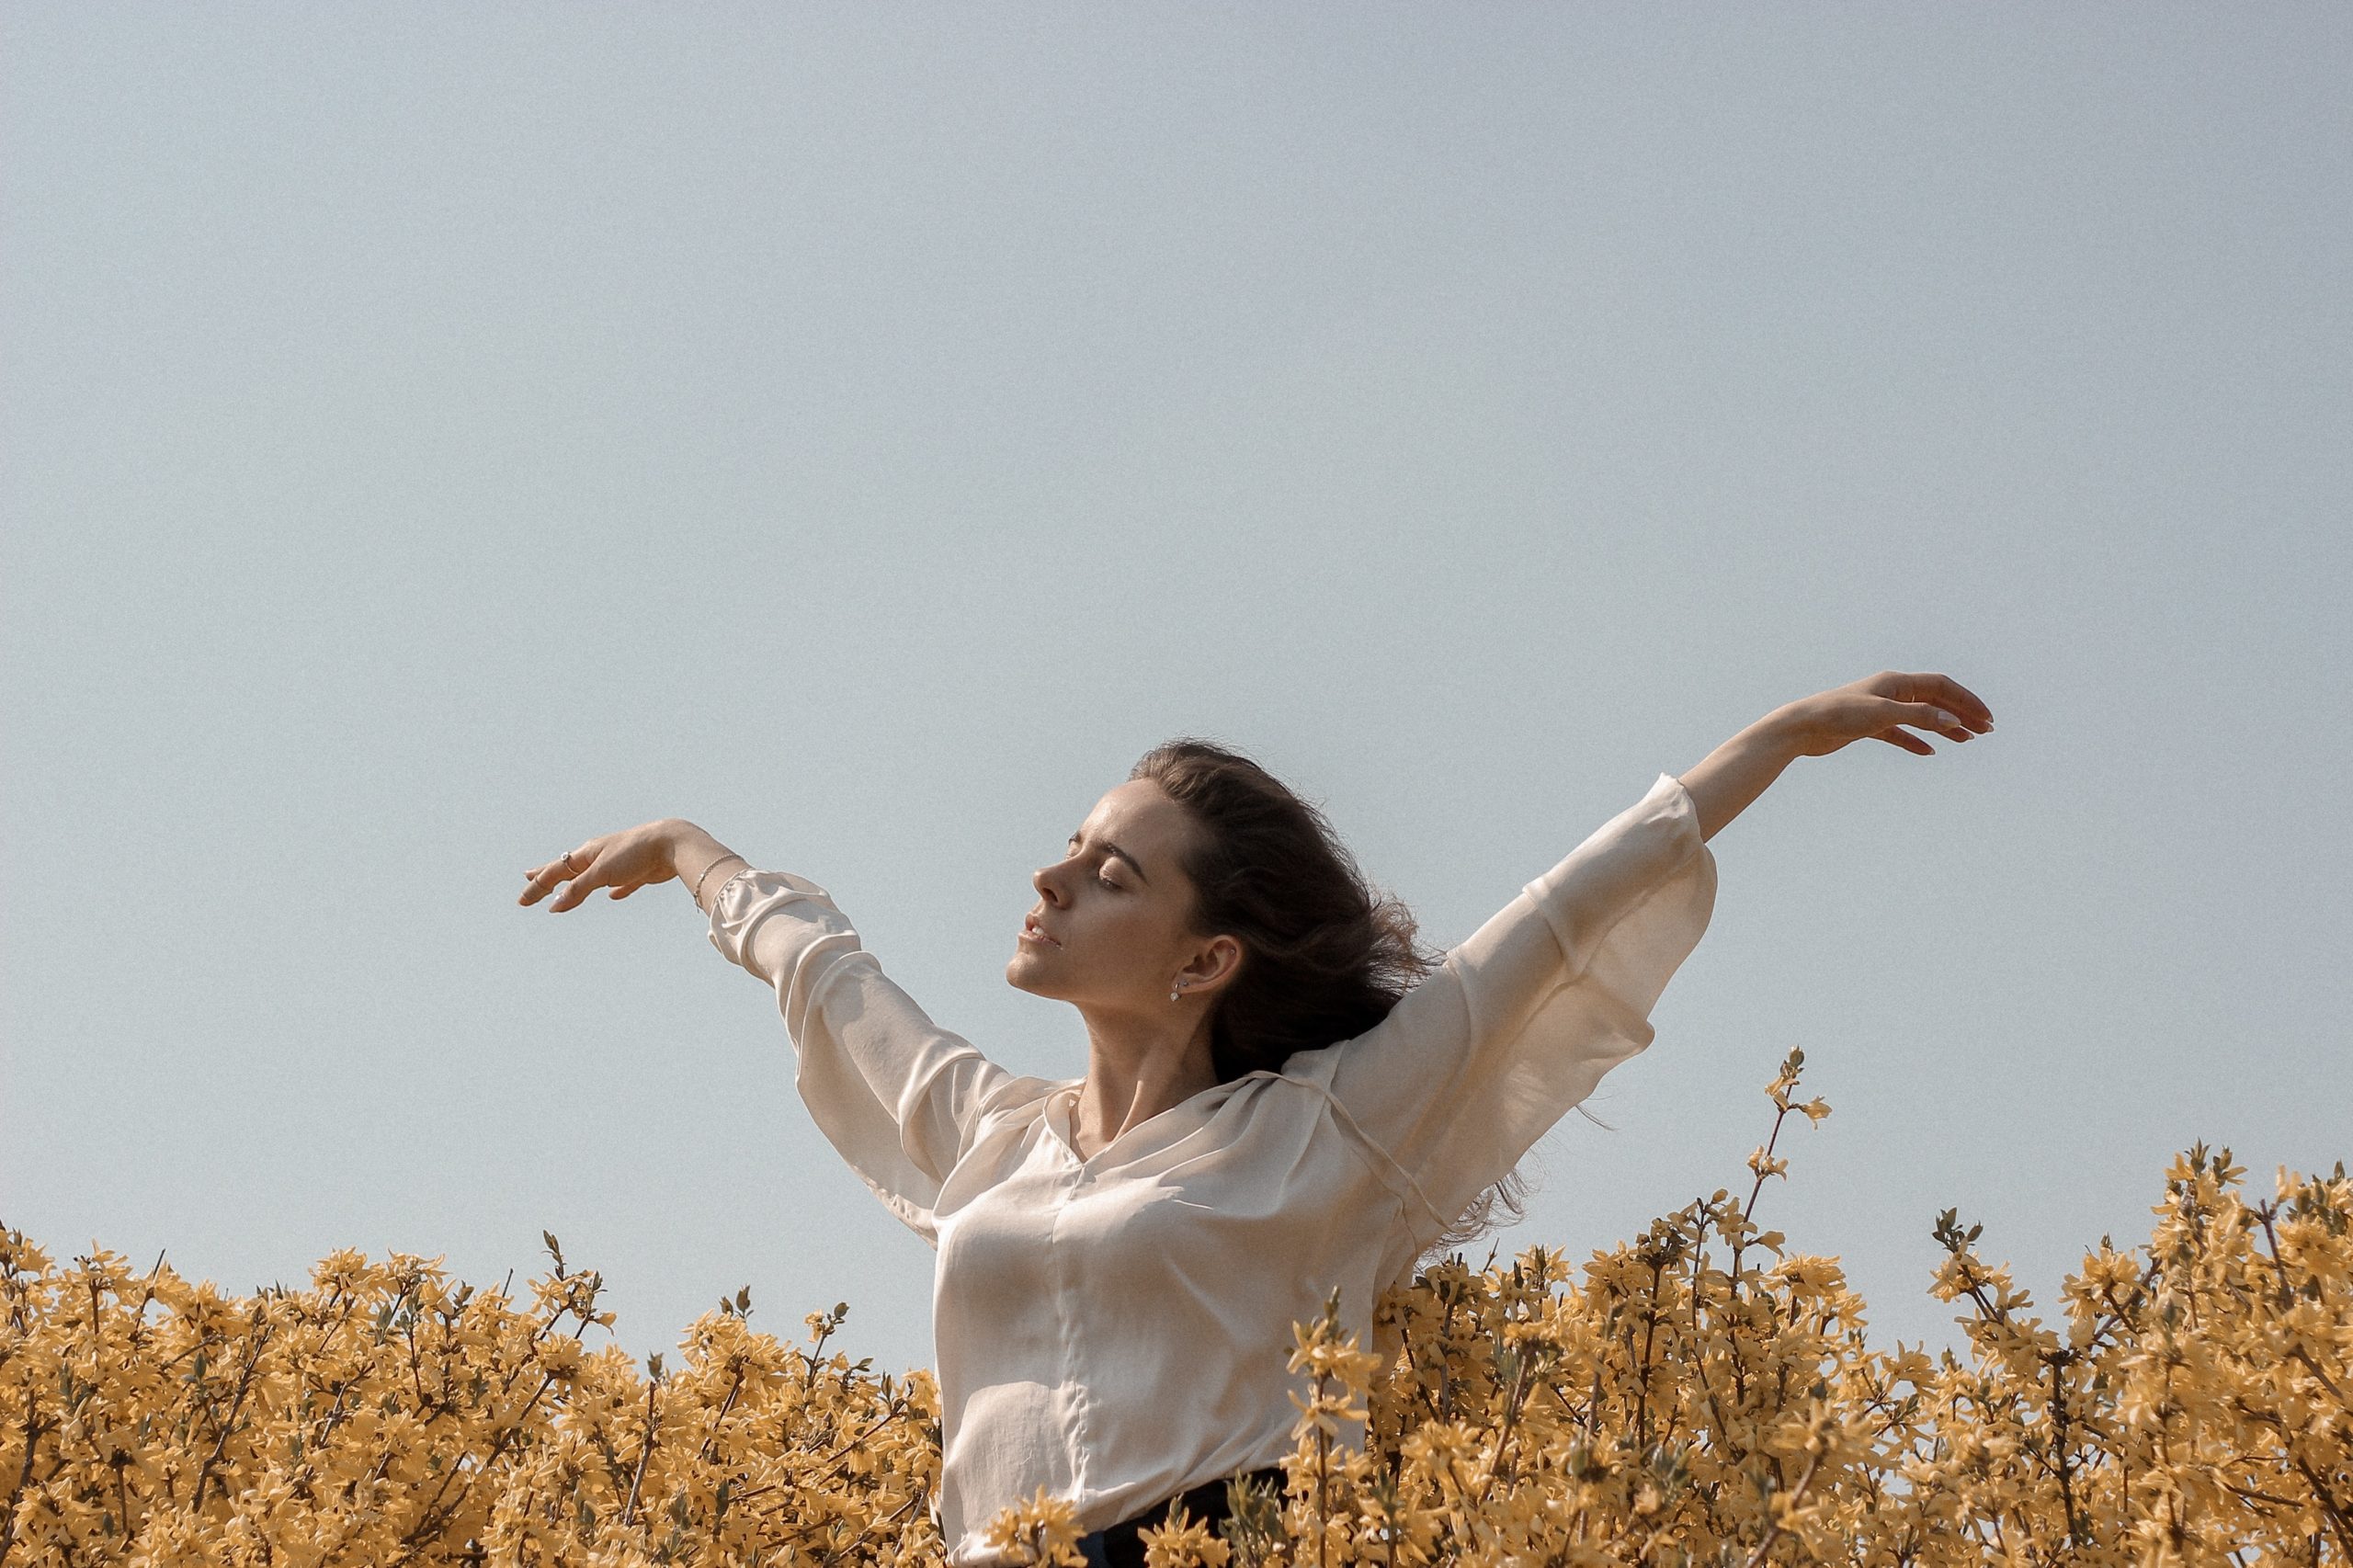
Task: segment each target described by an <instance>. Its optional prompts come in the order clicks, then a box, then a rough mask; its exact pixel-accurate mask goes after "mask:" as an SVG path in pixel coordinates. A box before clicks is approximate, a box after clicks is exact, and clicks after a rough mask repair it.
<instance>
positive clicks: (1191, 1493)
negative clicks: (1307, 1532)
mask: <svg viewBox="0 0 2353 1568" xmlns="http://www.w3.org/2000/svg"><path fill="white" fill-rule="evenodd" d="M1240 1479H1243V1480H1246V1481H1252V1482H1256V1483H1259V1484H1260V1485H1262V1486H1265V1485H1271V1486H1272V1487H1273V1488H1274V1489H1275V1491H1276V1493H1277V1494H1280V1493H1281V1491H1282V1485H1283V1471H1282V1467H1281V1466H1280V1465H1268V1466H1267V1467H1266V1468H1265V1469H1264V1470H1253V1471H1244V1472H1243V1473H1242V1475H1241V1477H1240ZM1232 1484H1233V1480H1232V1478H1229V1477H1225V1476H1220V1477H1219V1478H1218V1479H1216V1480H1215V1481H1204V1482H1202V1483H1200V1484H1199V1486H1194V1487H1188V1488H1187V1489H1186V1490H1185V1491H1182V1492H1179V1493H1178V1494H1176V1496H1174V1497H1169V1498H1165V1499H1164V1500H1162V1501H1160V1502H1158V1503H1154V1505H1153V1506H1151V1507H1149V1508H1146V1509H1145V1510H1144V1511H1143V1512H1142V1513H1141V1514H1138V1515H1137V1516H1135V1517H1133V1518H1131V1519H1121V1520H1120V1522H1119V1523H1118V1524H1116V1525H1106V1526H1104V1527H1103V1528H1101V1529H1099V1530H1093V1531H1090V1532H1089V1533H1087V1534H1086V1535H1083V1536H1081V1537H1079V1538H1078V1550H1079V1551H1082V1552H1084V1553H1086V1561H1087V1563H1088V1568H1143V1532H1144V1531H1145V1530H1148V1529H1154V1528H1158V1527H1160V1526H1161V1525H1164V1524H1165V1523H1167V1521H1168V1515H1169V1511H1170V1510H1171V1509H1173V1508H1175V1507H1176V1506H1179V1505H1182V1506H1183V1507H1184V1509H1185V1512H1186V1514H1187V1515H1188V1517H1191V1518H1193V1519H1196V1520H1198V1521H1200V1522H1202V1523H1206V1524H1208V1525H1210V1526H1211V1527H1212V1528H1214V1527H1215V1526H1217V1525H1218V1524H1220V1523H1222V1522H1223V1521H1224V1520H1225V1519H1226V1517H1228V1515H1229V1512H1230V1510H1229V1508H1228V1506H1227V1501H1226V1489H1227V1488H1228V1487H1229V1486H1230V1485H1232Z"/></svg>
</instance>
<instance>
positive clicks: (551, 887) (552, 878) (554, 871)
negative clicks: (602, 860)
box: [516, 849, 586, 905]
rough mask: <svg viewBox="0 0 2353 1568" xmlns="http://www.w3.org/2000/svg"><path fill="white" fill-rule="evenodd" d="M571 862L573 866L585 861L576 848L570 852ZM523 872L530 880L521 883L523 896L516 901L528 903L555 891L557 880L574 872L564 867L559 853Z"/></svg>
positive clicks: (582, 863) (535, 901)
mask: <svg viewBox="0 0 2353 1568" xmlns="http://www.w3.org/2000/svg"><path fill="white" fill-rule="evenodd" d="M572 862H573V864H574V865H575V866H577V865H584V864H585V863H586V861H585V857H583V856H582V855H581V853H580V851H578V850H577V849H575V850H574V851H573V852H572ZM523 874H524V875H525V876H526V877H528V878H529V879H530V880H529V881H527V882H525V883H524V884H523V896H522V897H521V898H519V899H517V900H516V902H517V903H522V904H526V905H529V904H534V903H539V902H540V900H541V899H543V898H545V897H547V896H548V894H550V893H551V892H554V891H555V886H556V884H557V883H558V882H561V881H563V880H564V879H565V878H566V877H569V876H572V875H574V873H573V872H571V871H567V870H565V869H564V867H563V856H561V855H559V856H557V857H556V858H554V859H552V860H551V861H549V862H548V863H547V864H546V865H544V866H541V867H540V869H538V870H536V871H526V872H525V873H523Z"/></svg>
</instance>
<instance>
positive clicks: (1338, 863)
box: [1128, 736, 1527, 1252]
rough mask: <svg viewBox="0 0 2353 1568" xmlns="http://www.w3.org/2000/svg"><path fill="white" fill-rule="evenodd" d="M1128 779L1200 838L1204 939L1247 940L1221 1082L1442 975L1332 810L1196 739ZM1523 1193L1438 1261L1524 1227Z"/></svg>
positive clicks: (1217, 1031) (1314, 1045)
mask: <svg viewBox="0 0 2353 1568" xmlns="http://www.w3.org/2000/svg"><path fill="white" fill-rule="evenodd" d="M1128 777H1129V778H1131V779H1134V778H1149V779H1151V780H1152V781H1153V782H1154V783H1155V784H1157V785H1159V786H1160V787H1161V789H1163V790H1166V791H1167V793H1168V795H1169V796H1170V798H1171V799H1173V800H1175V801H1176V802H1177V803H1178V804H1179V805H1181V806H1183V807H1184V808H1185V809H1186V811H1187V812H1188V814H1189V815H1190V816H1191V817H1192V819H1193V821H1194V823H1195V824H1197V825H1199V828H1200V829H1201V830H1202V831H1201V832H1199V834H1197V835H1194V842H1195V847H1194V849H1193V851H1192V852H1191V853H1190V854H1189V855H1188V857H1187V858H1186V864H1185V870H1186V873H1187V874H1188V876H1190V877H1191V878H1192V881H1193V886H1194V888H1195V889H1196V890H1197V892H1198V893H1199V900H1198V902H1197V903H1196V904H1195V906H1194V911H1193V926H1194V929H1195V930H1196V931H1198V932H1199V933H1200V934H1202V935H1204V936H1207V935H1212V934H1220V933H1222V934H1224V935H1228V936H1232V937H1236V938H1238V939H1239V940H1240V941H1241V943H1242V948H1243V958H1242V964H1241V969H1240V971H1238V972H1237V973H1236V974H1235V975H1234V977H1233V980H1231V981H1229V982H1228V983H1226V986H1225V989H1224V990H1223V991H1222V992H1221V993H1220V994H1219V995H1218V997H1217V1001H1216V1011H1215V1012H1214V1013H1212V1014H1211V1018H1210V1055H1211V1064H1212V1066H1213V1067H1214V1069H1215V1070H1216V1073H1217V1075H1218V1081H1219V1082H1221V1083H1225V1082H1230V1081H1231V1080H1233V1079H1235V1078H1239V1077H1241V1076H1242V1075H1243V1074H1245V1073H1251V1072H1256V1071H1260V1070H1267V1071H1279V1069H1280V1068H1281V1067H1282V1064H1283V1063H1284V1062H1287V1061H1289V1060H1290V1056H1291V1054H1292V1053H1293V1052H1294V1051H1313V1050H1316V1049H1318V1048H1320V1047H1323V1046H1326V1045H1331V1044H1333V1043H1335V1042H1336V1041H1339V1040H1353V1039H1354V1038H1356V1037H1357V1036H1358V1035H1360V1034H1362V1033H1364V1032H1365V1031H1366V1030H1367V1029H1369V1028H1372V1027H1373V1026H1374V1025H1375V1024H1377V1023H1379V1022H1381V1019H1383V1018H1385V1017H1388V1016H1389V1010H1390V1009H1391V1008H1392V1007H1394V1006H1396V1005H1397V1002H1398V999H1399V998H1401V997H1402V996H1404V994H1405V993H1406V992H1408V991H1410V990H1412V989H1413V988H1414V986H1415V984H1416V983H1418V982H1419V981H1420V980H1421V978H1422V977H1423V976H1424V975H1426V974H1427V973H1428V972H1429V971H1431V970H1432V969H1435V968H1436V967H1438V962H1439V960H1440V959H1441V957H1442V956H1443V955H1441V954H1438V953H1436V952H1433V951H1431V950H1429V949H1427V948H1425V947H1424V946H1423V945H1422V944H1421V942H1420V941H1419V940H1418V937H1417V935H1416V926H1415V921H1414V916H1413V915H1412V913H1411V912H1410V911H1409V910H1407V909H1406V907H1405V906H1404V904H1403V903H1399V902H1398V901H1397V900H1396V899H1394V898H1392V897H1390V896H1388V895H1387V894H1385V893H1381V892H1376V891H1375V890H1374V889H1373V888H1372V886H1371V885H1370V883H1369V882H1368V881H1366V880H1365V876H1364V873H1363V871H1362V870H1360V869H1358V866H1357V862H1356V858H1355V857H1354V856H1352V855H1350V854H1349V853H1348V851H1347V846H1345V845H1343V844H1342V843H1341V842H1340V840H1339V835H1336V834H1335V833H1334V832H1333V831H1332V824H1331V823H1330V822H1329V821H1327V820H1326V819H1325V818H1324V813H1323V812H1322V811H1321V810H1319V809H1318V808H1317V807H1315V806H1314V805H1313V804H1311V803H1310V802H1308V801H1303V800H1302V799H1301V798H1300V797H1299V796H1298V795H1296V794H1294V793H1293V792H1292V791H1291V790H1290V788H1289V787H1288V786H1286V785H1285V784H1283V782H1282V781H1281V780H1279V779H1278V778H1275V777H1274V775H1272V774H1270V773H1268V772H1267V770H1266V769H1265V768H1263V767H1259V766H1258V764H1257V763H1256V762H1254V761H1252V760H1251V759H1250V758H1249V757H1247V756H1243V755H1242V754H1241V753H1239V752H1237V751H1233V750H1231V749H1229V748H1227V747H1225V746H1222V745H1219V744H1216V743H1214V742H1211V741H1205V740H1199V739H1196V738H1193V737H1191V736H1185V737H1181V738H1179V739H1176V740H1173V741H1168V742H1165V743H1164V744H1160V745H1157V746H1154V748H1153V749H1152V750H1151V751H1149V752H1146V753H1145V754H1144V755H1143V756H1142V759H1141V760H1140V761H1138V762H1137V764H1136V765H1135V767H1133V768H1131V770H1130V771H1129V773H1128ZM1526 1192H1527V1182H1526V1180H1525V1178H1523V1177H1522V1176H1520V1174H1519V1173H1518V1171H1514V1172H1512V1173H1511V1174H1510V1175H1509V1176H1506V1177H1505V1178H1504V1179H1503V1180H1502V1181H1500V1182H1498V1183H1496V1184H1495V1186H1494V1187H1490V1188H1488V1189H1487V1191H1486V1192H1484V1193H1483V1194H1481V1195H1480V1198H1479V1200H1478V1201H1477V1202H1476V1203H1474V1204H1472V1206H1471V1208H1470V1209H1469V1210H1466V1211H1465V1212H1464V1213H1463V1214H1462V1215H1461V1217H1460V1218H1459V1219H1458V1220H1456V1221H1455V1222H1454V1223H1453V1224H1452V1225H1451V1226H1449V1227H1448V1229H1447V1230H1446V1232H1445V1233H1443V1234H1442V1235H1440V1236H1439V1238H1438V1243H1437V1244H1436V1246H1434V1247H1433V1249H1432V1251H1433V1252H1436V1251H1438V1250H1440V1249H1443V1248H1447V1247H1454V1246H1461V1245H1463V1244H1467V1243H1469V1242H1471V1241H1473V1240H1475V1239H1477V1238H1478V1237H1480V1236H1483V1235H1484V1234H1486V1233H1488V1232H1489V1231H1491V1230H1493V1229H1495V1226H1496V1225H1497V1224H1498V1223H1507V1222H1509V1221H1516V1220H1518V1219H1519V1218H1520V1216H1521V1214H1522V1213H1523V1212H1524V1209H1523V1199H1524V1198H1525V1195H1526ZM1498 1208H1500V1209H1501V1210H1504V1211H1505V1214H1506V1216H1507V1219H1505V1220H1498V1219H1497V1218H1496V1217H1495V1210H1497V1209H1498Z"/></svg>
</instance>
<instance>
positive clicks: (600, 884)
mask: <svg viewBox="0 0 2353 1568" xmlns="http://www.w3.org/2000/svg"><path fill="white" fill-rule="evenodd" d="M677 827H678V824H677V823H676V822H675V821H674V820H672V819H669V818H666V817H665V819H663V820H662V821H660V822H649V823H645V824H641V825H640V826H637V827H631V828H624V829H622V830H621V831H620V832H619V833H608V834H606V835H604V836H603V837H601V838H592V839H590V840H589V841H588V842H587V843H585V844H584V845H582V846H580V847H578V848H577V849H574V850H572V851H571V852H570V853H569V854H565V855H559V856H557V857H556V858H554V859H552V860H551V861H549V862H548V863H547V864H546V865H544V866H541V867H540V868H538V869H535V870H530V871H526V872H525V873H524V875H525V876H527V877H529V879H530V880H529V881H528V882H526V883H525V884H524V886H523V896H522V897H521V898H519V899H517V900H516V902H517V903H523V904H532V903H539V902H540V900H541V899H543V898H545V897H547V895H548V894H549V893H551V892H555V888H556V884H558V883H559V882H563V881H566V880H567V879H568V880H569V881H571V883H572V885H571V886H570V887H568V888H565V889H564V890H563V893H561V894H560V895H559V896H558V897H557V899H556V901H555V902H554V903H551V904H549V905H548V912H549V913H550V914H551V915H552V914H554V913H556V912H558V911H560V910H565V909H573V908H576V907H577V906H578V905H579V903H580V902H581V901H582V900H583V899H585V898H586V897H587V896H588V895H589V894H590V893H591V892H595V891H596V890H597V889H598V888H610V889H612V892H611V894H610V895H609V896H611V897H613V898H627V897H628V896H629V895H630V894H631V893H633V892H636V891H637V890H638V889H640V888H642V887H644V886H646V885H647V884H649V883H652V882H666V881H669V880H670V879H671V878H672V877H675V876H676V875H677V874H678V871H677V864H676V858H675V852H676V845H677V835H676V828H677Z"/></svg>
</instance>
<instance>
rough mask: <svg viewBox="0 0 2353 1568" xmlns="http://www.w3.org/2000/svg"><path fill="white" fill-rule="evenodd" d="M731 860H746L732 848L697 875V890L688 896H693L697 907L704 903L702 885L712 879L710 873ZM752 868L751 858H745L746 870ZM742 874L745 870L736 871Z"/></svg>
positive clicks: (730, 879)
mask: <svg viewBox="0 0 2353 1568" xmlns="http://www.w3.org/2000/svg"><path fill="white" fill-rule="evenodd" d="M730 860H744V857H742V856H741V855H738V854H736V853H735V852H734V851H733V850H732V849H731V850H729V851H728V852H727V853H726V854H724V855H722V856H721V857H720V858H718V859H716V860H713V861H712V862H711V863H710V865H708V866H705V867H704V868H703V869H702V875H701V876H699V877H697V878H696V879H695V891H694V892H691V893H689V894H688V897H689V898H692V899H693V900H694V901H695V905H696V907H697V908H700V907H701V905H702V885H703V883H704V882H706V881H710V874H711V872H713V871H715V870H717V869H719V868H720V867H722V866H724V865H725V864H727V862H728V861H730ZM750 869H752V863H751V862H750V861H749V860H744V870H745V871H748V870H750ZM741 875H743V871H738V872H737V873H736V876H741ZM727 880H728V881H734V880H735V878H734V877H730V878H729V879H727Z"/></svg>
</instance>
